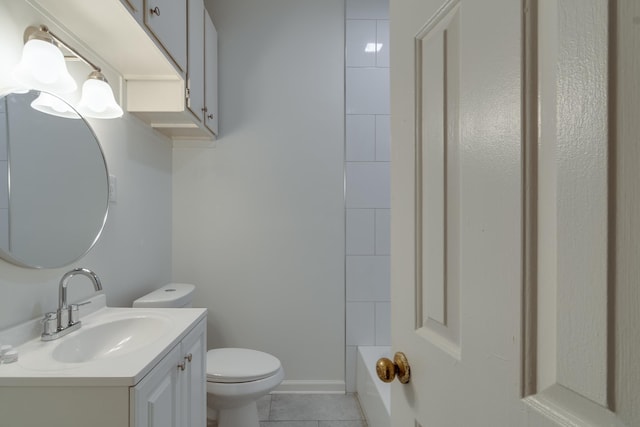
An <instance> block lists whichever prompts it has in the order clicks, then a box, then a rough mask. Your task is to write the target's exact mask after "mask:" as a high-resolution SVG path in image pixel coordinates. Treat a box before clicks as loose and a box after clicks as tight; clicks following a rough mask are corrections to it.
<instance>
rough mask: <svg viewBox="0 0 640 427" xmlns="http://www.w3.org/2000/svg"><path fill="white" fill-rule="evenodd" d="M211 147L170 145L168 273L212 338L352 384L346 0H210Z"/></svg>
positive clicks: (291, 377) (319, 385)
mask: <svg viewBox="0 0 640 427" xmlns="http://www.w3.org/2000/svg"><path fill="white" fill-rule="evenodd" d="M206 5H207V8H208V10H209V11H210V13H211V15H212V17H213V20H214V23H215V25H216V27H217V30H218V36H219V75H220V81H219V84H220V120H221V121H220V131H221V137H220V139H219V140H218V141H217V143H216V144H215V147H210V146H207V144H200V145H198V143H193V142H190V143H185V144H176V145H175V147H174V163H173V169H174V175H173V193H174V205H173V206H174V210H173V233H174V234H173V238H174V246H173V272H174V274H173V277H174V280H176V281H186V282H192V283H195V284H196V285H197V304H198V305H199V306H203V307H208V308H209V323H208V345H209V347H210V348H213V347H221V346H241V347H250V348H254V349H258V350H263V351H267V352H270V353H272V354H274V355H276V356H277V357H279V358H280V359H281V360H282V363H283V366H284V369H285V374H286V377H285V383H284V384H283V386H282V387H281V390H297V391H305V390H306V391H321V390H328V391H343V390H344V351H345V348H344V340H345V332H344V328H345V302H344V301H345V299H344V298H345V297H344V293H345V288H344V196H343V191H344V190H343V188H344V182H343V167H344V166H343V165H344V154H343V153H344V1H343V0H325V1H316V0H271V1H268V2H262V1H251V0H234V1H228V0H224V1H223V0H213V1H207V4H206Z"/></svg>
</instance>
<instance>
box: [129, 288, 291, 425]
mask: <svg viewBox="0 0 640 427" xmlns="http://www.w3.org/2000/svg"><path fill="white" fill-rule="evenodd" d="M194 289H195V286H193V285H190V284H187V283H170V284H168V285H166V286H163V287H162V288H160V289H157V290H155V291H153V292H151V293H149V294H147V295H145V296H143V297H141V298H138V299H137V300H135V301H134V302H133V306H134V307H172V308H180V307H191V305H192V302H193V291H194ZM283 378H284V370H283V369H282V365H281V364H280V360H278V358H276V357H274V356H272V355H270V354H268V353H264V352H262V351H257V350H249V349H246V348H217V349H213V350H209V351H208V352H207V394H208V395H209V399H207V401H208V405H210V408H209V409H210V410H213V411H215V412H217V417H218V427H259V422H258V407H257V404H256V402H257V400H258V399H259V398H260V397H262V396H264V395H266V394H267V393H269V392H270V391H272V390H273V389H274V388H276V387H277V386H278V385H279V384H280V383H281V382H282V379H283Z"/></svg>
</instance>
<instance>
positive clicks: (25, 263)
mask: <svg viewBox="0 0 640 427" xmlns="http://www.w3.org/2000/svg"><path fill="white" fill-rule="evenodd" d="M33 92H35V93H38V92H42V91H37V90H29V91H27V92H12V91H9V92H4V93H0V99H2V98H4V97H6V96H9V95H11V94H24V95H27V94H29V93H33ZM44 93H48V92H44ZM49 94H50V95H52V96H54V97H56V98H59V99H61V98H60V97H59V96H57V95H55V94H51V93H49ZM61 101H63V102H65V103H66V104H68V102H66V101H65V100H63V99H61ZM69 107H70V108H71V109H72V110H73V111H75V112H76V113H77V114H78V116H79V120H81V121H82V122H83V123H84V125H85V126H86V127H87V129H88V130H89V133H90V134H91V136H93V138H94V140H95V143H96V145H97V148H98V153H99V155H100V158H101V161H100V162H99V163H100V164H101V165H103V166H104V172H105V176H106V186H107V188H106V195H107V197H106V200H105V201H104V202H105V203H104V215H102V219H101V221H100V223H99V229H98V231H97V232H96V235H95V236H94V237H93V238H92V239H91V240H90V243H89V244H88V245H87V247H86V248H84V249H83V250H82V252H81V254H80V255H79V256H77V257H74V258H73V259H70V260H66V261H64V263H63V264H55V265H46V263H41V264H42V265H40V263H35V262H30V261H29V260H25V259H20V258H17V257H16V256H14V255H13V254H12V253H11V252H9V251H6V250H5V249H4V248H2V247H1V246H0V258H2V259H3V260H5V261H7V262H10V263H12V264H14V265H17V266H20V267H24V268H30V269H49V268H51V269H54V268H62V267H65V266H68V265H70V264H73V263H75V262H76V261H78V260H79V259H81V258H83V257H84V256H86V255H87V253H88V252H89V251H90V250H91V249H93V247H94V246H95V245H96V243H97V242H98V240H99V239H100V237H101V236H102V232H103V231H104V228H105V225H106V223H107V217H108V216H109V204H110V197H109V195H110V191H109V188H110V175H109V167H108V165H107V159H106V157H105V154H104V150H103V149H102V144H100V140H99V139H98V136H97V135H96V133H95V131H94V130H93V127H91V125H90V124H89V122H88V121H87V120H86V119H85V118H84V117H83V116H82V115H81V114H80V113H79V112H77V111H76V110H75V109H74V108H73V107H72V106H71V105H69ZM39 113H40V114H45V113H42V112H39ZM61 119H63V120H71V119H64V118H61ZM72 121H74V122H75V121H76V119H74V120H72ZM7 144H9V141H7ZM7 161H8V167H7V175H8V177H7V178H8V181H7V187H8V194H9V197H8V199H9V209H10V204H11V178H10V177H11V160H10V159H9V158H8V159H7ZM10 221H11V219H10V218H9V224H10Z"/></svg>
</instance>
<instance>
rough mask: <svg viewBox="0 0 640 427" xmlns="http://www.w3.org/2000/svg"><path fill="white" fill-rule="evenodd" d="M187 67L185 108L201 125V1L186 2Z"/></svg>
mask: <svg viewBox="0 0 640 427" xmlns="http://www.w3.org/2000/svg"><path fill="white" fill-rule="evenodd" d="M188 2H189V5H188V6H189V15H188V16H189V21H188V24H189V25H188V28H189V33H188V38H187V50H188V58H187V61H188V64H189V65H188V67H187V88H188V89H189V97H188V98H187V107H188V108H189V110H190V111H191V112H192V113H193V115H194V116H196V118H197V120H198V122H200V123H202V119H203V117H204V112H203V109H204V3H203V1H202V0H188Z"/></svg>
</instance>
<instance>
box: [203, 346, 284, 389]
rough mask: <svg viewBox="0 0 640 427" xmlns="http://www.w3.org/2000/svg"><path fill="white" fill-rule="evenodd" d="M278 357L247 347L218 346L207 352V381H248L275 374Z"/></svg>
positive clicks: (278, 365)
mask: <svg viewBox="0 0 640 427" xmlns="http://www.w3.org/2000/svg"><path fill="white" fill-rule="evenodd" d="M280 369H281V365H280V360H278V358H276V357H274V356H272V355H270V354H268V353H264V352H262V351H257V350H250V349H246V348H217V349H213V350H209V351H208V352H207V381H208V382H216V383H246V382H251V381H257V380H261V379H263V378H267V377H270V376H272V375H275V374H276V373H277V372H278V370H280Z"/></svg>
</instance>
